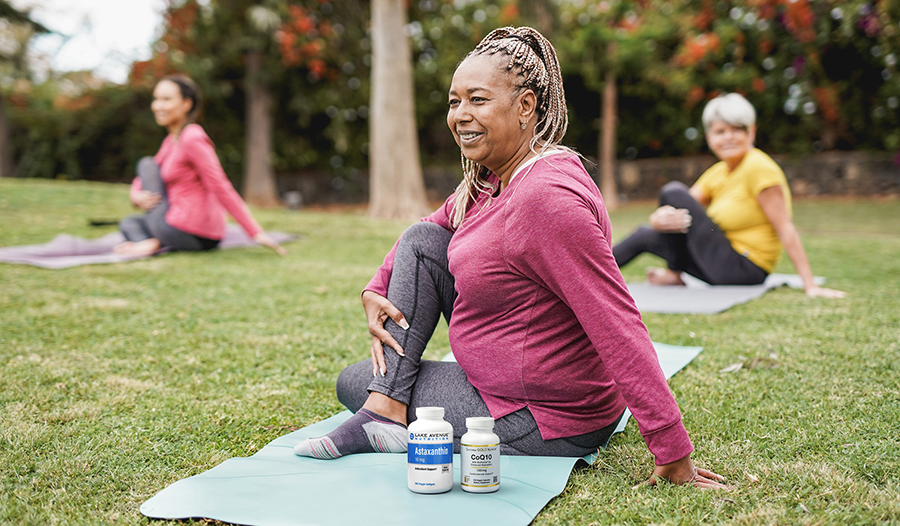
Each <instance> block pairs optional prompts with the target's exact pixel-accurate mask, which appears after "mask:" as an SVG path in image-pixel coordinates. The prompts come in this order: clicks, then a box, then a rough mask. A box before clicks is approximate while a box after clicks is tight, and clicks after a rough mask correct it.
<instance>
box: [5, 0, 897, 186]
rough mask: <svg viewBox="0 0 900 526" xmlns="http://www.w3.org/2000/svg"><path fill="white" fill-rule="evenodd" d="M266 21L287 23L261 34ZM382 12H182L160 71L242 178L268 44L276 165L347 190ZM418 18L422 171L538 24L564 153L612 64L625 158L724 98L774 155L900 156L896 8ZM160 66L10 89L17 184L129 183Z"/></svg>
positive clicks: (505, 11)
mask: <svg viewBox="0 0 900 526" xmlns="http://www.w3.org/2000/svg"><path fill="white" fill-rule="evenodd" d="M298 8H299V9H300V11H299V12H300V13H301V15H298V14H297V13H298V11H297V9H298ZM253 9H263V10H264V11H265V12H266V13H269V14H271V15H272V16H274V17H275V18H274V19H273V20H274V23H272V24H269V25H265V24H263V25H262V26H261V25H260V24H258V23H256V22H253V21H252V19H253V16H252V15H251V13H252V12H253V11H252V10H253ZM369 10H370V5H369V3H368V2H363V1H357V0H347V1H343V0H342V1H340V2H338V1H333V2H323V1H319V0H292V1H288V0H265V1H263V2H255V1H250V0H210V1H209V2H205V3H204V4H203V5H200V4H198V3H196V2H195V0H185V1H184V2H177V3H174V4H173V5H172V7H171V8H170V14H173V13H175V14H178V13H181V14H182V15H183V14H185V13H194V14H193V15H191V16H181V17H180V18H179V17H178V16H174V15H173V16H170V17H169V19H168V24H169V25H168V33H166V34H165V35H164V36H163V38H162V39H161V40H160V42H159V43H158V44H157V46H156V48H155V50H156V55H155V57H154V59H152V60H151V62H154V61H157V62H154V64H157V63H162V64H163V67H162V70H161V71H165V72H168V71H183V72H186V73H188V74H190V75H191V76H193V77H194V78H195V79H196V80H197V81H198V83H199V84H200V86H201V88H202V90H203V92H204V95H205V97H206V106H205V111H204V116H203V119H202V121H201V122H202V124H204V126H205V127H206V129H207V132H208V133H209V135H210V136H211V137H212V138H213V140H214V141H215V143H216V145H217V148H218V153H219V157H220V158H221V160H222V164H223V165H224V167H225V169H226V173H228V174H229V176H230V177H231V178H232V180H234V181H235V182H237V183H239V182H240V181H239V179H240V177H241V174H242V173H243V157H244V105H245V97H244V84H245V82H246V79H245V72H244V62H243V56H244V54H245V53H246V52H248V51H249V50H262V51H263V52H264V53H265V57H266V66H265V68H264V71H265V78H264V79H263V80H264V81H265V82H266V83H267V84H268V85H269V86H270V88H271V90H272V93H273V96H274V100H273V105H274V108H273V113H274V115H275V124H274V126H275V130H274V135H273V138H274V146H273V152H272V162H273V165H274V168H275V170H276V171H277V172H279V173H303V172H305V171H318V172H324V173H328V174H331V175H332V176H333V177H335V178H337V179H336V182H338V183H340V182H341V181H338V180H342V181H344V182H347V183H348V184H349V183H350V182H351V181H356V180H358V178H359V177H360V173H361V172H362V171H364V170H366V169H367V165H368V103H369V101H368V93H369V73H370V70H369V67H370V64H371V57H370V53H371V49H370V45H369V40H368V38H367V35H368V27H369V23H370V21H369V17H370V12H369ZM298 16H299V18H298ZM409 20H410V24H409V34H410V37H411V46H412V50H413V61H414V63H415V69H414V76H415V87H416V119H417V126H418V129H419V139H420V146H421V150H422V152H421V153H422V159H423V163H424V164H426V166H448V165H449V166H453V165H455V163H457V162H458V159H459V151H458V148H457V147H456V145H455V144H454V142H453V140H452V137H451V135H450V134H449V132H448V131H447V129H446V124H445V120H446V119H445V116H446V100H447V95H446V91H447V87H448V86H449V83H450V79H451V77H452V74H453V71H454V70H455V68H456V65H457V64H458V63H459V61H460V60H461V59H462V58H463V57H464V56H465V55H466V53H468V52H469V51H470V50H471V49H472V48H473V47H474V46H475V44H477V42H478V41H479V40H480V39H481V38H482V37H483V36H484V35H486V34H487V33H488V32H489V31H490V30H492V29H494V28H496V27H499V26H503V25H513V26H518V25H534V26H535V27H537V28H539V29H540V30H541V31H543V32H544V33H545V34H547V35H548V36H549V37H550V38H551V40H552V41H553V42H554V44H555V45H556V48H557V50H558V53H559V58H560V62H561V64H562V67H563V73H564V76H565V82H566V89H567V95H568V101H569V110H570V111H569V114H570V121H571V123H570V128H569V133H568V135H567V137H566V139H565V143H566V144H568V145H571V146H574V147H576V148H577V149H578V150H579V151H581V152H583V153H585V154H587V155H589V156H592V155H593V154H594V153H595V151H596V148H597V146H596V145H597V137H598V130H599V126H598V121H599V116H600V103H599V98H600V96H599V93H600V90H601V88H602V81H603V78H604V75H605V72H606V71H607V69H608V68H615V70H616V72H617V79H618V81H617V84H618V88H619V107H618V112H619V120H618V123H619V126H618V130H617V135H618V141H617V155H618V157H620V158H635V157H661V156H675V155H684V154H694V153H698V152H701V151H704V150H705V145H704V141H703V133H702V126H701V123H700V113H701V111H702V109H703V106H704V104H705V102H706V101H707V100H709V99H710V98H711V97H713V96H715V95H716V94H718V93H722V92H725V91H739V92H742V93H744V94H746V95H747V96H748V98H749V99H750V100H751V102H753V104H754V105H755V106H756V108H757V111H758V114H759V118H758V122H759V130H758V133H757V144H758V145H759V146H760V147H762V148H763V149H765V150H766V151H769V152H772V153H808V152H812V151H821V150H833V149H868V150H894V149H897V148H900V126H898V124H900V120H898V114H897V110H898V107H900V75H898V72H897V66H896V63H897V60H898V55H897V53H898V50H900V25H898V24H900V4H896V3H895V2H868V1H864V0H850V1H837V0H819V1H815V2H810V1H808V0H797V1H796V2H784V1H781V0H753V1H750V0H717V1H712V0H641V1H635V2H625V1H618V0H609V1H604V2H578V1H558V2H538V1H534V0H529V1H524V0H519V1H516V0H496V1H492V0H471V1H467V2H458V1H457V2H453V1H450V0H418V1H413V2H409ZM288 33H290V34H291V36H290V38H292V39H293V40H291V41H290V42H292V44H291V45H288V44H286V43H285V42H286V41H285V39H284V37H285V34H288ZM166 35H168V36H166ZM176 36H177V38H176ZM169 37H171V38H169ZM609 43H615V52H614V53H613V54H610V53H609V48H608V44H609ZM304 46H312V47H304ZM147 71H149V70H145V71H144V74H143V75H139V76H138V77H139V78H137V79H133V84H132V85H131V86H129V87H109V88H104V89H102V90H99V91H88V92H87V93H86V94H85V95H84V97H87V98H88V99H89V100H88V99H79V100H81V101H82V102H84V103H85V105H83V106H82V105H77V104H76V105H75V106H76V108H75V109H73V105H72V104H57V102H58V95H59V91H60V90H59V89H58V87H56V88H54V87H53V86H49V87H44V86H41V87H37V88H34V89H31V90H30V91H28V90H26V91H24V92H15V93H8V91H9V90H6V89H4V96H6V95H9V96H11V97H13V99H14V101H13V103H10V102H9V101H7V106H9V107H10V108H9V113H10V120H11V121H12V126H13V130H14V132H15V133H14V139H13V140H14V144H15V146H16V151H17V159H18V161H19V169H18V172H17V174H18V175H20V176H29V177H31V176H35V177H57V176H59V175H60V174H64V175H65V176H66V177H70V178H92V179H114V180H117V179H121V178H122V177H123V175H122V174H123V173H128V172H130V167H131V166H132V164H133V163H134V161H135V160H136V159H137V158H138V157H139V156H141V155H148V154H152V153H153V152H155V150H156V147H157V146H158V139H159V138H160V137H162V132H159V131H155V130H154V125H153V123H152V118H151V117H150V115H149V111H148V110H147V104H148V103H149V90H150V89H151V88H152V79H153V77H149V76H147ZM53 82H57V83H58V82H59V79H56V80H52V81H51V84H52V83H53ZM76 99H77V97H76ZM82 150H84V153H82ZM238 186H239V185H238Z"/></svg>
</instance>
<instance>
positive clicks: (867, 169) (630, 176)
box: [276, 152, 900, 206]
mask: <svg viewBox="0 0 900 526" xmlns="http://www.w3.org/2000/svg"><path fill="white" fill-rule="evenodd" d="M774 158H775V161H777V162H778V164H779V165H781V167H782V169H784V172H785V175H787V178H788V182H789V183H790V185H791V191H792V193H793V194H794V196H795V197H804V196H815V195H841V196H848V195H851V196H852V195H859V196H865V195H900V166H898V165H896V164H895V163H894V156H893V155H891V154H888V153H874V152H825V153H819V154H813V155H806V156H799V157H798V156H787V155H776V156H774ZM715 161H716V160H715V159H714V158H713V157H712V156H709V155H701V156H692V157H676V158H667V159H641V160H636V161H625V160H620V161H619V162H618V163H617V165H616V183H617V185H618V190H619V193H620V196H621V197H622V198H623V200H637V199H655V198H656V195H657V193H658V191H659V189H660V188H662V186H663V185H664V184H666V183H667V182H669V181H682V182H684V183H685V184H688V185H690V184H691V183H693V182H694V181H696V180H697V177H699V176H700V174H701V173H703V171H704V170H706V169H707V168H709V167H710V166H712V164H713V163H715ZM585 167H586V168H587V170H588V172H589V173H590V174H591V176H592V177H593V178H594V180H595V181H598V183H599V178H598V171H597V166H596V164H594V163H593V162H592V161H591V160H588V161H586V162H585ZM423 175H424V177H425V187H426V189H427V192H428V198H429V199H431V200H433V201H442V200H444V199H445V198H446V197H447V196H448V195H450V193H451V192H453V190H454V189H455V188H456V185H457V184H459V181H460V178H461V177H462V175H461V168H460V167H459V166H458V165H456V166H446V167H430V168H425V170H424V174H423ZM276 185H277V188H278V192H279V194H280V195H281V196H282V197H285V196H286V195H287V194H288V192H298V194H292V195H291V199H286V200H296V199H297V196H298V195H299V199H300V206H302V205H303V204H328V203H362V202H365V201H366V200H367V199H368V193H369V178H368V173H367V172H365V171H361V170H360V171H355V172H350V173H348V174H345V175H343V176H340V177H339V176H335V175H334V174H332V173H328V172H322V171H309V172H297V173H280V174H278V175H277V181H276Z"/></svg>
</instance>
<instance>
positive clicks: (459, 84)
mask: <svg viewBox="0 0 900 526" xmlns="http://www.w3.org/2000/svg"><path fill="white" fill-rule="evenodd" d="M512 80H514V77H513V76H512V75H510V74H508V73H507V72H506V70H505V69H503V68H501V66H500V59H499V58H498V57H497V56H496V55H475V56H471V57H469V58H467V59H465V60H464V61H463V63H462V64H460V66H459V68H457V69H456V73H454V74H453V81H452V83H451V84H450V98H449V104H450V109H449V110H448V112H447V126H449V127H450V131H451V132H452V133H453V138H454V139H456V144H458V145H459V147H460V149H461V150H462V153H463V155H465V157H466V159H469V160H470V161H473V162H476V163H478V164H480V165H482V166H484V167H486V168H487V169H489V170H491V171H492V172H494V173H495V174H497V175H498V176H501V178H502V176H503V174H504V173H505V172H507V171H509V170H510V169H511V168H514V167H515V166H516V165H517V164H518V163H519V161H521V159H522V157H523V156H524V155H525V154H527V152H528V151H529V148H528V142H529V140H530V138H531V136H532V133H533V131H532V127H533V123H531V119H532V117H533V115H534V107H535V104H534V101H535V97H534V93H533V92H531V90H523V91H520V92H516V86H515V85H513V83H512ZM523 122H525V123H526V128H525V129H524V130H523V129H522V127H521V124H522V123H523Z"/></svg>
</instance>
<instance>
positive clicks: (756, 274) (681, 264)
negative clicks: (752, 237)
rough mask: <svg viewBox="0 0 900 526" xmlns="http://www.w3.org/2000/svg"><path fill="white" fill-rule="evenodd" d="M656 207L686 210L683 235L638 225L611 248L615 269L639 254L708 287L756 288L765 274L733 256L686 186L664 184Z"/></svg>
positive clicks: (730, 248) (676, 183)
mask: <svg viewBox="0 0 900 526" xmlns="http://www.w3.org/2000/svg"><path fill="white" fill-rule="evenodd" d="M659 204H660V206H663V205H670V206H673V207H675V208H686V209H687V210H688V211H689V212H690V214H691V226H690V228H689V229H688V231H687V233H686V234H667V233H662V232H657V231H656V230H654V229H652V228H650V227H648V226H642V227H640V228H638V229H637V230H635V231H634V233H632V234H631V235H630V236H628V238H627V239H625V240H624V241H622V242H621V243H619V244H617V245H616V246H615V247H613V256H615V258H616V264H618V265H619V268H622V267H624V266H625V265H627V264H628V263H629V262H630V261H631V260H632V259H634V258H636V257H637V256H638V255H640V254H641V253H643V252H650V253H651V254H655V255H657V256H659V257H661V258H663V259H665V260H666V263H667V264H668V267H669V269H670V270H674V271H678V272H687V273H688V274H690V275H691V276H694V277H695V278H699V279H702V280H703V281H705V282H707V283H709V284H711V285H757V284H759V283H762V282H763V281H765V280H766V276H767V275H768V273H767V272H766V271H765V270H763V269H761V268H759V267H758V266H756V264H754V263H753V262H752V261H750V260H749V259H747V257H746V256H744V255H742V254H739V253H737V252H736V251H735V250H734V248H732V246H731V242H730V241H728V238H727V237H725V233H724V232H722V229H720V228H719V226H718V225H716V223H715V222H713V220H712V219H710V218H709V216H708V215H706V210H704V208H703V206H702V205H701V204H700V203H698V202H697V200H696V199H694V198H693V197H691V194H690V193H689V191H688V187H687V186H685V185H684V184H683V183H680V182H678V181H673V182H671V183H668V184H666V185H665V186H664V187H663V188H662V190H661V191H660V194H659Z"/></svg>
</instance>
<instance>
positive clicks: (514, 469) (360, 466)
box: [141, 343, 702, 526]
mask: <svg viewBox="0 0 900 526" xmlns="http://www.w3.org/2000/svg"><path fill="white" fill-rule="evenodd" d="M654 346H655V347H656V352H657V355H658V357H659V360H660V365H661V366H662V369H663V372H664V373H665V374H666V377H671V376H672V375H674V374H675V373H676V372H678V371H679V370H681V369H682V368H683V367H684V366H686V365H687V364H688V363H690V361H691V360H693V359H694V358H695V357H696V356H697V355H698V354H699V353H700V351H701V350H702V348H701V347H679V346H674V345H665V344H660V343H654ZM450 359H451V360H452V358H450ZM349 417H350V412H349V411H344V412H342V413H340V414H337V415H335V416H333V417H331V418H329V419H327V420H323V421H321V422H318V423H316V424H313V425H310V426H307V427H304V428H303V429H299V430H297V431H294V432H293V433H290V434H288V435H285V436H282V437H280V438H277V439H275V440H273V441H272V442H270V443H269V444H268V445H266V446H265V447H263V448H262V449H261V450H260V451H259V452H257V453H256V454H255V455H253V456H251V457H247V458H232V459H229V460H226V461H225V462H223V463H222V464H220V465H218V466H216V467H214V468H212V469H210V470H209V471H206V472H204V473H201V474H199V475H195V476H193V477H190V478H187V479H184V480H180V481H178V482H175V483H174V484H172V485H170V486H169V487H167V488H165V489H164V490H162V491H160V492H159V493H157V494H156V495H155V496H154V497H152V498H150V499H149V500H147V501H146V502H144V503H143V504H142V505H141V513H143V514H144V515H146V516H147V517H150V518H154V519H189V518H208V519H215V520H219V521H223V522H229V523H232V524H246V525H253V526H281V525H287V524H315V525H320V526H328V525H335V526H337V525H346V524H354V525H355V524H392V525H405V524H409V525H420V524H428V525H429V526H458V525H460V524H470V523H478V524H490V525H492V526H524V525H527V524H529V523H530V522H531V521H532V520H534V517H535V516H537V514H538V512H540V511H541V509H542V508H543V507H544V506H546V505H547V503H548V502H550V500H551V499H552V498H553V497H555V496H557V495H559V494H560V493H562V491H563V490H564V489H565V487H566V482H567V481H568V479H569V474H570V473H571V472H572V468H573V467H574V466H575V464H576V463H578V462H581V461H582V460H584V461H587V462H591V461H593V460H594V458H595V455H589V456H587V457H584V459H580V458H564V457H510V456H504V457H502V458H501V461H500V477H501V479H500V480H501V482H500V490H499V491H497V492H496V493H487V494H472V493H466V492H464V491H462V489H460V486H459V455H454V459H453V462H454V464H453V467H454V480H455V483H454V487H453V489H452V490H451V491H450V492H448V493H443V494H439V495H420V494H416V493H412V492H411V491H409V490H408V489H407V488H406V469H407V468H406V455H388V454H378V453H370V454H362V455H349V456H346V457H341V458H339V459H336V460H316V459H313V458H306V457H298V456H296V455H295V454H294V446H295V445H297V444H298V443H299V442H301V441H302V440H304V439H306V438H309V437H316V436H322V435H324V434H326V433H328V432H329V431H331V430H332V429H334V428H336V427H337V426H338V425H340V424H341V423H342V422H343V421H344V420H346V419H347V418H349ZM627 420H628V413H627V412H626V414H625V415H624V416H623V418H622V420H621V421H620V423H619V425H620V428H623V429H624V427H625V423H626V422H627ZM650 468H651V467H650V466H647V469H648V474H649V469H650Z"/></svg>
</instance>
